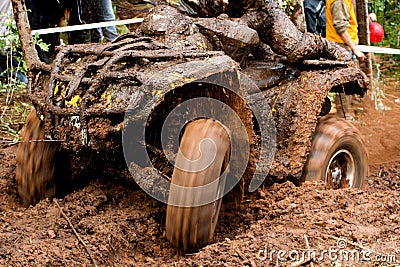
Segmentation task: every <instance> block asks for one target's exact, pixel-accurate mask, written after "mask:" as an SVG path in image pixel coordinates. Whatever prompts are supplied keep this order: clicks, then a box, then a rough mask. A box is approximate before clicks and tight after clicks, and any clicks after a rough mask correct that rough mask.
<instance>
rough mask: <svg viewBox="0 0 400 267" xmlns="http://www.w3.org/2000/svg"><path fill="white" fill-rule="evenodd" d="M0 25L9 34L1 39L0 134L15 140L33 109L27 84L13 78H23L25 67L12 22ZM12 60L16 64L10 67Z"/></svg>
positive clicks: (39, 42)
mask: <svg viewBox="0 0 400 267" xmlns="http://www.w3.org/2000/svg"><path fill="white" fill-rule="evenodd" d="M0 15H1V16H4V15H3V14H0ZM2 26H5V27H6V28H7V30H8V31H6V32H5V33H4V34H3V35H2V36H0V53H2V55H3V56H4V58H5V59H6V62H5V64H4V65H5V66H6V68H5V69H4V70H2V72H1V73H0V103H1V110H0V135H1V136H9V137H11V138H12V139H14V140H17V139H18V138H19V131H20V129H21V127H22V125H23V123H24V121H25V118H26V116H27V115H28V113H29V111H30V110H31V108H32V107H31V105H30V104H28V103H29V101H27V100H26V99H25V89H26V84H25V83H23V82H22V81H21V80H20V79H18V78H17V76H16V74H17V73H19V74H20V75H25V76H26V75H27V68H26V64H25V60H24V58H23V54H22V50H21V45H20V42H19V36H18V30H17V27H16V25H15V22H14V19H13V18H11V17H6V21H5V22H4V23H2ZM34 42H35V44H37V45H38V46H39V47H40V48H41V49H43V50H44V51H48V45H47V44H45V43H43V42H42V41H41V40H40V39H39V37H38V36H34ZM2 58H3V57H2ZM13 60H14V61H15V62H17V64H14V65H13V64H12V63H13Z"/></svg>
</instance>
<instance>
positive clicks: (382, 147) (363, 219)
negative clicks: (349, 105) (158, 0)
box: [0, 84, 400, 266]
mask: <svg viewBox="0 0 400 267" xmlns="http://www.w3.org/2000/svg"><path fill="white" fill-rule="evenodd" d="M392 86H393V85H392ZM396 86H398V84H395V85H394V87H396ZM385 92H386V98H385V99H383V103H384V104H385V106H386V107H387V108H390V110H386V111H376V110H375V107H374V105H373V104H372V103H371V102H370V96H369V95H367V96H366V97H365V98H364V100H363V101H362V103H360V104H359V106H358V107H357V108H356V109H355V111H356V112H355V114H354V115H355V117H356V121H355V125H356V126H357V127H358V128H359V129H360V130H361V132H362V133H363V134H364V138H365V142H366V145H367V147H368V150H369V156H370V158H369V161H370V166H369V167H370V175H369V176H368V187H367V189H365V190H348V189H346V190H327V189H325V187H324V186H323V185H322V184H304V185H302V186H300V187H296V186H294V185H293V184H292V183H290V182H285V183H282V184H274V185H272V186H271V187H264V188H261V189H259V190H258V191H257V192H256V193H254V194H253V195H250V196H248V197H247V198H246V199H244V201H243V202H242V203H240V205H239V206H236V205H223V206H222V210H221V214H220V219H219V222H218V225H217V227H216V230H215V235H214V238H213V241H212V244H211V245H209V246H206V247H205V248H203V249H201V250H200V251H198V252H195V253H193V254H187V255H185V254H182V253H181V252H180V251H178V250H176V249H175V248H173V247H172V246H171V244H170V243H169V242H168V241H167V239H166V234H165V214H166V207H165V205H164V204H160V203H159V202H157V201H156V200H154V199H152V198H151V197H149V196H147V195H146V194H145V193H144V192H143V191H142V190H141V189H140V188H138V187H137V186H136V185H135V184H134V183H132V182H130V181H128V180H126V179H124V178H119V177H110V176H106V175H100V176H98V177H96V179H95V180H92V181H90V182H89V183H88V184H86V185H84V186H82V187H80V188H77V189H75V191H73V192H71V193H70V194H68V195H67V196H65V197H64V198H62V199H55V200H43V201H41V202H39V204H37V205H36V206H34V207H32V206H31V207H29V208H24V207H23V206H22V204H21V202H20V199H19V197H18V195H17V189H16V184H15V161H16V160H15V150H14V148H7V149H2V150H0V158H1V165H0V195H1V197H0V221H1V223H0V266H95V265H96V266H300V264H301V263H302V264H303V265H302V266H311V265H310V264H309V263H307V261H304V262H302V259H301V255H302V254H304V253H306V252H307V251H308V252H307V253H310V251H312V252H313V253H315V257H314V261H313V266H333V264H335V265H334V266H387V265H388V262H390V261H392V262H393V261H394V260H396V261H397V264H400V246H399V242H400V241H399V239H400V235H399V233H400V216H399V214H400V178H399V177H400V152H399V151H400V150H399V149H398V147H399V139H398V136H400V126H399V125H398V124H395V123H393V121H396V120H397V119H398V118H399V117H400V105H399V104H398V103H396V102H395V100H396V99H399V98H400V93H399V92H398V90H396V89H392V90H389V89H387V90H385ZM225 203H226V202H225ZM74 231H76V234H75V233H74ZM78 236H79V238H78ZM80 239H81V240H82V241H83V242H82V241H80ZM279 250H281V251H283V252H279V253H280V254H278V251H279ZM305 251H306V252H305ZM329 252H330V254H329ZM312 255H313V254H311V256H312ZM311 258H313V257H311ZM305 259H306V260H307V254H306V257H305ZM296 264H297V265H296ZM394 265H395V264H394V263H392V266H394Z"/></svg>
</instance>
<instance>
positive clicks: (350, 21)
mask: <svg viewBox="0 0 400 267" xmlns="http://www.w3.org/2000/svg"><path fill="white" fill-rule="evenodd" d="M353 1H354V2H353ZM355 10H356V9H355V0H327V2H326V39H328V40H330V41H333V42H336V43H338V44H339V45H341V46H343V47H344V48H346V49H347V50H348V51H349V53H350V55H351V58H352V59H353V60H354V61H356V62H357V61H358V60H364V59H365V55H364V54H363V52H361V51H360V50H358V48H357V47H356V44H358V23H357V16H356V11H355ZM351 101H352V96H351V95H345V94H344V93H339V95H338V97H336V98H335V103H336V106H337V110H338V112H343V115H344V117H345V118H346V120H354V117H353V116H352V115H351ZM339 107H341V110H340V108H339Z"/></svg>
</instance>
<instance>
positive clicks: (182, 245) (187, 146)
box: [166, 119, 230, 251]
mask: <svg viewBox="0 0 400 267" xmlns="http://www.w3.org/2000/svg"><path fill="white" fill-rule="evenodd" d="M205 140H211V141H212V142H213V144H214V145H215V148H216V150H215V154H214V155H213V156H214V157H213V160H212V162H210V164H208V165H207V166H206V167H205V168H204V167H202V166H201V165H202V163H204V161H203V160H200V159H201V158H202V157H207V156H209V155H210V153H211V151H210V150H209V149H204V147H202V142H203V141H205ZM201 148H202V150H200V149H201ZM229 157H230V139H229V133H228V130H227V129H226V128H225V127H224V126H222V124H220V123H219V122H217V121H215V120H212V119H199V120H195V121H192V122H190V123H189V124H188V125H186V127H185V131H184V133H183V135H182V138H181V142H180V146H179V152H178V156H177V159H176V162H175V167H174V172H173V175H172V184H174V185H178V186H182V187H197V188H199V189H200V190H199V191H195V193H193V192H192V193H189V191H188V190H185V189H183V190H182V189H179V188H178V189H174V190H172V189H171V190H170V193H169V205H168V206H167V214H166V235H167V238H168V240H169V241H170V242H171V243H172V244H173V245H174V246H175V247H177V248H179V249H181V250H184V251H192V250H195V249H198V248H201V247H203V246H205V245H207V244H208V243H210V242H211V239H212V237H213V234H214V230H215V226H216V224H217V219H218V214H219V210H220V207H221V202H222V196H223V192H224V186H225V178H226V173H227V172H228V170H227V169H228V165H229ZM177 166H179V167H177ZM196 170H197V171H196ZM216 179H219V180H218V182H215V183H212V182H213V181H216ZM210 183H212V184H211V185H212V186H211V189H210V187H208V188H207V189H205V185H210ZM210 194H211V196H212V200H213V201H212V202H211V203H210V202H207V203H208V204H205V205H201V206H199V205H193V206H190V205H187V203H192V201H191V200H200V199H202V198H205V197H207V199H208V198H209V196H210ZM171 199H175V200H177V202H179V203H176V202H175V203H174V204H175V205H171Z"/></svg>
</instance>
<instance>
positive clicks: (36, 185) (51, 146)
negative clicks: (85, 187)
mask: <svg viewBox="0 0 400 267" xmlns="http://www.w3.org/2000/svg"><path fill="white" fill-rule="evenodd" d="M43 139H45V136H44V130H43V123H42V121H40V120H39V118H38V116H37V114H36V110H32V111H31V113H30V114H29V115H28V117H27V118H26V122H25V125H24V127H23V128H22V131H21V140H22V141H29V140H43ZM56 151H57V144H55V143H51V142H25V143H24V142H23V143H20V144H19V146H18V148H17V153H16V154H17V167H16V180H17V186H18V193H19V195H20V197H21V199H22V203H23V204H24V205H26V206H29V205H34V204H36V203H37V202H39V201H40V200H41V199H43V198H47V197H52V196H54V195H55V193H56V184H55V179H54V174H55V169H56V168H55V155H56Z"/></svg>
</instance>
